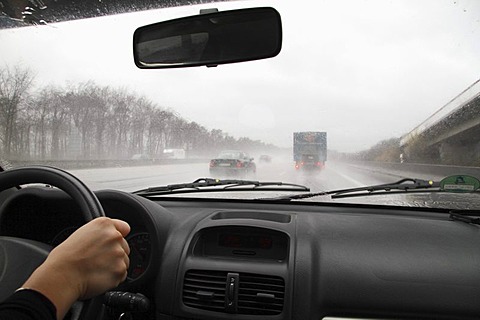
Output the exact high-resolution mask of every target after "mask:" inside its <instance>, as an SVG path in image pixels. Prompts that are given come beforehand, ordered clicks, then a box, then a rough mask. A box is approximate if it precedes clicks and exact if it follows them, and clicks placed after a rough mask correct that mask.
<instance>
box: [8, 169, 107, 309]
mask: <svg viewBox="0 0 480 320" xmlns="http://www.w3.org/2000/svg"><path fill="white" fill-rule="evenodd" d="M29 183H45V184H49V185H52V186H55V187H57V188H59V189H61V190H63V191H65V192H66V193H67V194H68V195H70V196H71V197H72V199H73V200H74V201H75V202H76V203H77V204H78V205H79V207H80V209H81V212H82V214H83V216H84V220H85V222H88V221H90V220H92V219H95V218H98V217H103V216H105V213H104V212H103V208H102V206H101V204H100V202H99V201H98V199H97V197H96V196H95V194H94V193H93V192H92V191H91V190H90V189H89V188H88V187H87V186H86V185H85V184H84V183H83V182H82V181H80V180H79V179H78V178H76V177H75V176H73V175H71V174H70V173H68V172H66V171H63V170H60V169H57V168H53V167H48V166H29V167H21V168H16V169H12V170H7V171H4V172H1V173H0V192H2V191H4V190H6V189H9V188H12V187H15V186H19V185H23V184H29ZM0 214H1V212H0ZM51 249H52V247H51V246H49V245H46V244H44V243H41V242H37V241H33V240H27V239H21V238H14V237H4V236H0V301H3V300H5V299H6V298H7V297H8V296H10V295H11V294H12V293H13V292H14V291H15V290H16V289H17V288H19V287H20V286H21V285H22V284H23V283H24V282H25V281H26V280H27V279H28V277H29V276H30V274H31V273H32V272H33V271H34V270H35V269H36V268H37V267H38V266H39V265H40V264H41V263H42V262H43V261H45V259H46V258H47V255H48V254H49V252H50V251H51ZM83 309H85V306H84V308H83ZM87 309H88V307H87ZM82 312H85V310H82Z"/></svg>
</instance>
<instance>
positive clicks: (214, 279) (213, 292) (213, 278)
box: [183, 270, 227, 312]
mask: <svg viewBox="0 0 480 320" xmlns="http://www.w3.org/2000/svg"><path fill="white" fill-rule="evenodd" d="M226 281H227V273H226V272H221V271H203V270H190V271H188V272H187V273H186V274H185V279H184V283H183V303H184V304H185V305H187V306H189V307H192V308H198V309H204V310H211V311H220V312H222V311H225V287H226Z"/></svg>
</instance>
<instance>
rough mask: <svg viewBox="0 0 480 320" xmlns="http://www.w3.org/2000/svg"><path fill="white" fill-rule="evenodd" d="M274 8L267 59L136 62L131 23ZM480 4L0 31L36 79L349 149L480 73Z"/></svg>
mask: <svg viewBox="0 0 480 320" xmlns="http://www.w3.org/2000/svg"><path fill="white" fill-rule="evenodd" d="M258 6H273V7H275V8H276V9H277V10H278V11H279V13H280V15H281V17H282V27H283V45H282V51H281V52H280V54H279V55H278V56H277V57H275V58H272V59H266V60H261V61H254V62H248V63H237V64H231V65H222V66H219V67H216V68H206V67H196V68H187V69H169V70H166V69H162V70H141V69H138V68H137V67H136V66H135V65H134V62H133V56H132V37H133V32H134V31H135V29H136V28H138V27H140V26H143V25H146V24H150V23H155V22H159V21H163V20H166V19H172V18H177V17H181V16H187V15H195V14H198V12H199V10H200V9H205V8H212V7H215V8H218V9H219V10H227V9H235V8H244V7H258ZM479 57H480V1H477V0H471V1H464V0H456V1H452V0H429V1H427V0H423V1H417V0H376V1H369V0H351V1H346V0H329V1H326V0H312V1H303V0H301V1H291V0H277V1H263V0H262V1H233V2H231V3H218V4H204V5H199V6H190V7H181V8H171V9H163V10H154V11H149V12H139V13H134V14H122V15H115V16H109V17H102V18H95V19H87V20H79V21H72V22H65V23H58V24H51V25H47V26H38V27H28V28H21V29H8V30H0V66H2V65H11V66H13V65H16V64H20V65H22V66H23V67H28V68H31V69H32V70H34V72H35V74H36V80H35V84H36V86H37V87H42V86H46V85H50V84H53V85H58V86H67V85H68V84H75V83H78V82H84V81H88V80H94V81H95V82H96V83H97V84H99V85H109V86H112V87H125V88H127V89H129V90H131V91H134V92H137V93H139V94H142V95H145V96H147V97H148V98H149V99H150V100H152V101H153V102H155V103H157V104H158V105H159V106H161V107H164V108H168V109H171V110H173V111H174V112H176V113H178V114H179V115H181V116H182V117H184V118H185V119H187V120H190V121H195V122H197V123H199V124H201V125H203V126H205V127H206V128H208V129H221V130H223V131H224V132H228V133H229V134H231V135H233V136H235V137H243V136H247V137H249V138H252V139H255V140H257V139H259V140H262V141H264V142H267V143H273V144H276V145H278V146H282V147H289V146H290V145H291V142H292V133H293V132H295V131H327V132H328V141H329V147H330V149H334V150H337V151H343V152H355V151H360V150H364V149H367V148H369V147H371V146H372V145H373V144H375V143H377V142H379V141H380V140H383V139H388V138H392V137H400V136H401V135H404V134H406V133H408V132H409V131H410V130H412V129H413V128H414V127H415V126H417V125H419V124H420V123H421V122H422V121H423V120H425V119H426V118H427V117H428V116H430V115H431V114H433V113H434V112H435V111H436V110H438V109H439V108H441V107H442V106H443V105H444V104H446V103H447V102H448V101H450V100H451V99H452V98H453V97H455V96H456V95H457V94H459V93H460V92H461V91H463V90H464V89H466V88H467V87H468V86H469V85H470V84H472V83H473V82H475V81H476V80H478V79H479V78H480V59H479Z"/></svg>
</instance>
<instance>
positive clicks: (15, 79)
mask: <svg viewBox="0 0 480 320" xmlns="http://www.w3.org/2000/svg"><path fill="white" fill-rule="evenodd" d="M33 79H34V76H33V74H32V72H31V71H30V70H29V69H22V68H21V67H18V66H16V67H13V68H9V67H4V68H3V69H0V127H1V131H2V136H1V139H2V151H3V154H4V156H6V157H8V156H10V155H11V152H12V145H13V143H14V135H15V129H16V121H17V117H18V113H19V111H20V108H21V104H22V102H23V100H24V98H25V97H26V95H27V93H28V90H29V89H30V88H31V85H32V83H33Z"/></svg>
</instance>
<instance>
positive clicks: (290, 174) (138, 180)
mask: <svg viewBox="0 0 480 320" xmlns="http://www.w3.org/2000/svg"><path fill="white" fill-rule="evenodd" d="M71 172H72V173H73V174H75V175H76V176H77V177H79V178H80V179H81V180H83V181H84V182H85V183H87V185H88V186H90V187H91V188H92V189H108V188H113V189H120V190H124V191H135V190H138V189H142V188H146V187H150V186H159V185H166V184H173V183H181V182H192V181H194V180H195V179H198V178H205V177H210V174H209V170H208V163H193V164H171V165H158V166H140V167H117V168H99V169H80V170H72V171H71ZM213 178H232V177H225V176H222V177H213ZM248 178H249V179H255V180H259V181H282V182H290V183H296V184H302V185H306V186H308V187H310V188H311V191H313V192H318V191H322V190H330V189H339V188H349V187H359V186H362V185H367V184H377V183H385V182H390V181H392V179H393V178H392V177H390V178H387V177H383V180H381V179H379V178H380V177H378V176H377V177H374V176H372V175H371V174H369V173H368V172H365V171H362V170H356V169H355V168H352V167H349V166H347V165H345V164H339V163H337V164H336V163H333V162H332V163H329V164H328V165H327V166H326V168H325V169H324V170H322V171H319V172H297V171H296V170H295V169H294V167H293V163H292V162H289V161H278V160H277V161H272V162H271V163H259V164H257V173H256V175H255V176H251V177H248Z"/></svg>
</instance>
